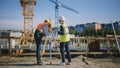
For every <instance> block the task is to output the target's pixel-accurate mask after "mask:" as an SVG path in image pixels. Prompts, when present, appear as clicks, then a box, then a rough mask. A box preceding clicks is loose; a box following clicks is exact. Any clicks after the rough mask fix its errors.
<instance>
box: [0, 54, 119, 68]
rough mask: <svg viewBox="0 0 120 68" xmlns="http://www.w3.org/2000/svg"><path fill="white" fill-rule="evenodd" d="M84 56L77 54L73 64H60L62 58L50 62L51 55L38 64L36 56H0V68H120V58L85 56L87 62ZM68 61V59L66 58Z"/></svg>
mask: <svg viewBox="0 0 120 68" xmlns="http://www.w3.org/2000/svg"><path fill="white" fill-rule="evenodd" d="M82 58H83V57H81V56H77V57H75V58H72V64H71V65H65V66H60V65H59V63H60V62H61V59H60V58H55V57H53V58H52V64H50V60H49V59H50V58H49V57H43V62H44V65H42V66H40V65H36V57H35V56H34V57H32V56H30V57H8V56H2V57H0V68H63V67H64V68H120V58H115V57H107V58H95V59H93V58H87V59H86V58H85V61H86V62H87V63H88V64H86V63H85V62H83V59H82ZM66 61H67V59H66Z"/></svg>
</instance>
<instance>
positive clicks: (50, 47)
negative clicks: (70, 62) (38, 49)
mask: <svg viewBox="0 0 120 68" xmlns="http://www.w3.org/2000/svg"><path fill="white" fill-rule="evenodd" d="M51 43H52V42H51ZM51 43H50V45H49V49H50V64H52V44H51Z"/></svg>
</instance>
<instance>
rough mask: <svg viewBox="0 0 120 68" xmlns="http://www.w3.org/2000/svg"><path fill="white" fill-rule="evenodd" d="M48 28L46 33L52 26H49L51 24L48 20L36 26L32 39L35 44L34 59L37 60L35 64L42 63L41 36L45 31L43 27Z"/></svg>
mask: <svg viewBox="0 0 120 68" xmlns="http://www.w3.org/2000/svg"><path fill="white" fill-rule="evenodd" d="M46 26H48V29H47V30H48V32H51V30H52V26H51V22H50V20H49V19H46V20H45V21H44V23H40V24H38V26H37V28H36V30H35V33H34V38H35V42H36V46H37V47H36V58H37V64H40V65H42V64H43V63H42V61H41V53H40V51H41V40H42V37H43V35H44V34H45V29H44V27H46Z"/></svg>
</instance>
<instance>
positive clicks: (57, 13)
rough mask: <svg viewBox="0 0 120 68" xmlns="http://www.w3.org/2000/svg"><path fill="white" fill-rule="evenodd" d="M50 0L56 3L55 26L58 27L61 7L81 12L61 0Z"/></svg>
mask: <svg viewBox="0 0 120 68" xmlns="http://www.w3.org/2000/svg"><path fill="white" fill-rule="evenodd" d="M49 1H51V2H52V3H54V4H55V26H56V27H58V17H59V7H63V8H65V9H68V10H70V11H73V12H75V13H79V12H78V11H77V10H75V9H73V8H71V7H68V6H66V5H64V4H63V3H61V2H60V1H59V0H49Z"/></svg>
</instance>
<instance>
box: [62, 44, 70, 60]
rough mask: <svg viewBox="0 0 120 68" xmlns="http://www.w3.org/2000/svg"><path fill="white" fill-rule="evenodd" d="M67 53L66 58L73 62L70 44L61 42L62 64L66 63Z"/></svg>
mask: <svg viewBox="0 0 120 68" xmlns="http://www.w3.org/2000/svg"><path fill="white" fill-rule="evenodd" d="M64 50H65V51H66V53H67V54H66V57H67V59H68V62H71V54H70V48H69V42H60V52H61V57H62V62H65V53H64Z"/></svg>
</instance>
